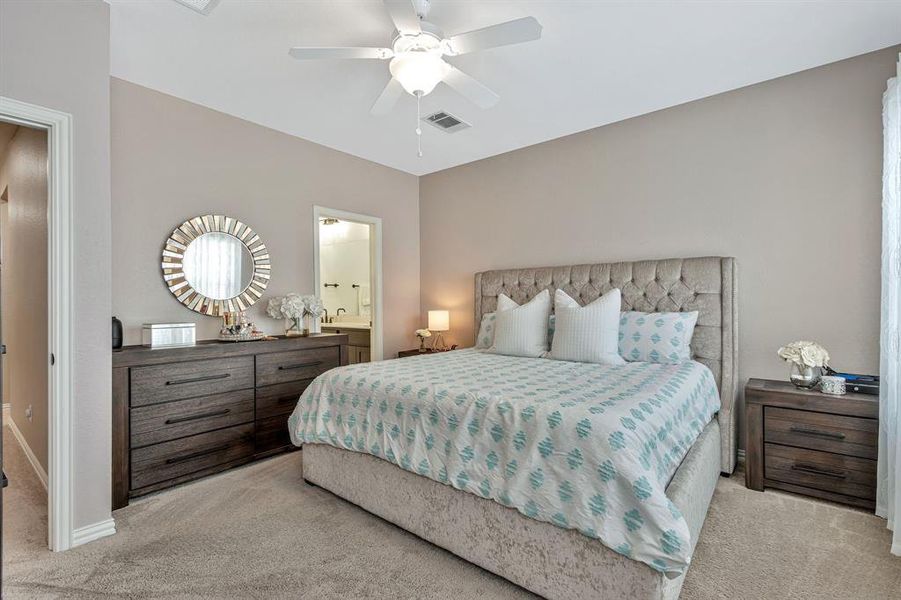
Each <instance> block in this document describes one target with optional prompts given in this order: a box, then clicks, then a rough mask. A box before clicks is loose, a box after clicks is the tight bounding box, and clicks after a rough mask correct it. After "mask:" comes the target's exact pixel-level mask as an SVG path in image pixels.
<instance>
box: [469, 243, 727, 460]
mask: <svg viewBox="0 0 901 600" xmlns="http://www.w3.org/2000/svg"><path fill="white" fill-rule="evenodd" d="M735 284H736V266H735V259H734V258H724V257H717V256H708V257H701V258H667V259H662V260H642V261H636V262H620V263H599V264H592V265H572V266H564V267H543V268H535V269H503V270H497V271H485V272H483V273H476V276H475V318H476V321H475V330H476V332H478V329H479V324H480V323H481V321H482V315H483V314H486V313H489V312H492V311H494V310H495V309H496V308H497V297H498V294H502V293H503V294H506V295H507V296H509V297H510V298H512V299H513V300H515V301H516V302H519V303H520V304H521V303H523V302H526V301H528V300H530V299H531V298H533V297H534V296H535V295H536V294H538V293H539V292H541V290H544V289H546V290H549V291H550V293H551V297H552V298H553V294H554V291H555V290H556V289H557V288H560V289H562V290H563V291H564V292H566V293H567V294H569V295H570V296H572V297H573V298H575V299H576V300H578V301H579V302H580V303H581V304H583V305H584V304H586V303H588V302H591V301H592V300H594V299H596V298H598V297H599V296H601V295H602V294H604V293H605V292H607V291H609V290H611V289H613V288H619V289H620V290H621V291H622V296H623V305H622V310H624V311H625V310H639V311H643V312H680V311H692V310H696V311H698V313H699V314H698V324H697V326H696V327H695V332H694V337H693V338H692V340H691V350H692V357H693V358H694V359H695V360H697V361H698V362H700V363H703V364H704V365H706V366H707V367H709V368H710V370H711V371H712V372H713V375H714V377H715V378H716V382H717V386H718V387H719V390H720V398H721V400H722V405H723V406H722V409H720V413H719V415H718V417H717V419H718V421H719V425H720V433H721V435H722V469H723V471H724V472H726V473H731V472H732V471H733V470H734V469H735V454H736V425H735V418H736V416H735V412H734V407H735V394H736V386H737V376H738V374H737V372H736V371H737V359H738V319H737V313H736V303H737V295H736V289H735Z"/></svg>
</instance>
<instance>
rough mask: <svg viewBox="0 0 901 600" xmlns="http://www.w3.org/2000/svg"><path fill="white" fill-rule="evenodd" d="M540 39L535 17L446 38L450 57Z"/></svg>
mask: <svg viewBox="0 0 901 600" xmlns="http://www.w3.org/2000/svg"><path fill="white" fill-rule="evenodd" d="M540 37H541V23H539V22H538V19H536V18H535V17H523V18H522V19H516V20H513V21H507V22H506V23H498V24H497V25H491V26H489V27H483V28H482V29H476V30H474V31H467V32H466V33H460V34H457V35H455V36H452V37H450V38H448V40H447V42H448V46H449V48H450V54H451V55H457V54H466V53H467V52H475V51H476V50H485V49H487V48H497V47H498V46H509V45H510V44H519V43H522V42H531V41H532V40H537V39H539V38H540Z"/></svg>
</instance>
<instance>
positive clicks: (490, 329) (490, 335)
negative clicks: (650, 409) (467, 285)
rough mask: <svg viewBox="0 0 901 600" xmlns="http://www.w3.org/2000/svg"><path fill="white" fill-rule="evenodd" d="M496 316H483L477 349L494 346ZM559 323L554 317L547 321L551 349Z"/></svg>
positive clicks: (489, 314) (488, 314)
mask: <svg viewBox="0 0 901 600" xmlns="http://www.w3.org/2000/svg"><path fill="white" fill-rule="evenodd" d="M494 315H495V313H493V312H490V313H485V314H484V315H482V323H481V324H480V325H479V335H478V336H476V345H475V348H476V349H481V350H485V349H487V348H491V346H493V345H494ZM556 324H557V322H556V319H555V317H554V315H551V316H550V317H549V318H548V320H547V343H548V347H549V348H550V345H551V343H553V341H554V328H555V326H556Z"/></svg>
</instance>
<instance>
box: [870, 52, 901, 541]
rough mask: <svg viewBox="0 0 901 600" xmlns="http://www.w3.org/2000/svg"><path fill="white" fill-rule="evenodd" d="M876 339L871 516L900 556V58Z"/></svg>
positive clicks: (890, 98) (893, 91)
mask: <svg viewBox="0 0 901 600" xmlns="http://www.w3.org/2000/svg"><path fill="white" fill-rule="evenodd" d="M882 107H883V112H882V122H883V127H884V131H885V133H884V135H885V146H884V168H883V175H882V333H881V337H880V340H879V342H880V344H879V345H880V350H881V358H880V365H879V374H880V376H881V378H882V380H881V386H880V390H879V464H878V480H877V486H878V487H877V492H876V514H878V515H879V516H881V517H885V518H886V519H888V527H889V529H891V530H892V531H894V535H893V537H892V554H897V555H899V556H901V351H899V347H901V55H899V56H898V76H897V77H894V78H892V79H889V81H888V89H887V90H886V92H885V95H884V96H883V101H882Z"/></svg>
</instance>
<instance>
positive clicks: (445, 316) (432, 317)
mask: <svg viewBox="0 0 901 600" xmlns="http://www.w3.org/2000/svg"><path fill="white" fill-rule="evenodd" d="M449 329H450V313H448V311H446V310H430V311H429V330H430V331H448V330H449Z"/></svg>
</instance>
